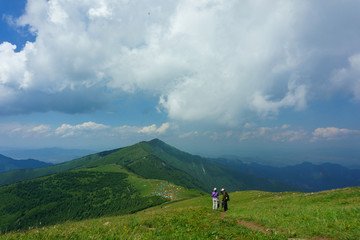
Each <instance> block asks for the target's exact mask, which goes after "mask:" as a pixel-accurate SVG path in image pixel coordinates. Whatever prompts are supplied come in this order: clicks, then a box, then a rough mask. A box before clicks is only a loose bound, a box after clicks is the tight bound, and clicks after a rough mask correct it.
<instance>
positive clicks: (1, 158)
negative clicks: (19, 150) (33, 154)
mask: <svg viewBox="0 0 360 240" xmlns="http://www.w3.org/2000/svg"><path fill="white" fill-rule="evenodd" d="M52 165H53V164H52V163H46V162H43V161H39V160H35V159H30V158H29V159H24V160H15V159H13V158H11V157H7V156H5V155H2V154H0V172H7V171H11V170H16V169H26V168H41V167H47V166H52Z"/></svg>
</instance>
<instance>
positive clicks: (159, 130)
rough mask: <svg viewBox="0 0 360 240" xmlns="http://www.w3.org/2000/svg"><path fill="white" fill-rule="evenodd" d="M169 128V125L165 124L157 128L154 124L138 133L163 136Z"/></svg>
mask: <svg viewBox="0 0 360 240" xmlns="http://www.w3.org/2000/svg"><path fill="white" fill-rule="evenodd" d="M169 127H170V124H169V123H163V124H162V125H161V126H160V127H157V126H156V124H152V125H150V126H147V127H143V128H141V129H140V130H138V132H139V133H145V134H163V133H165V132H166V130H168V128H169Z"/></svg>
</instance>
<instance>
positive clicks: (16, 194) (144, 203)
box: [0, 165, 201, 232]
mask: <svg viewBox="0 0 360 240" xmlns="http://www.w3.org/2000/svg"><path fill="white" fill-rule="evenodd" d="M158 185H161V186H162V187H161V191H160V190H158V188H159V187H158ZM165 189H166V190H165ZM170 190H171V191H170ZM175 190H176V191H175ZM199 194H201V193H200V192H198V191H192V190H188V189H186V188H183V187H181V186H177V185H174V184H172V183H169V182H166V181H163V182H162V181H159V180H147V179H144V178H142V177H140V176H138V175H136V174H133V173H131V172H128V171H127V170H126V169H123V168H122V167H120V166H117V165H103V166H101V167H98V168H90V169H87V170H74V171H68V172H64V173H57V174H53V175H50V176H46V177H41V178H36V179H33V180H27V181H23V182H19V183H15V184H11V185H8V186H4V187H1V188H0V196H1V197H0V232H5V231H10V230H16V229H26V228H28V227H34V226H39V225H41V226H46V225H51V224H58V223H61V222H64V221H68V220H81V219H88V218H96V217H101V216H114V215H121V214H126V213H133V212H137V211H139V210H142V209H145V208H148V207H151V206H154V205H158V204H161V203H164V202H166V201H168V200H171V199H173V200H177V199H183V198H186V197H190V196H199Z"/></svg>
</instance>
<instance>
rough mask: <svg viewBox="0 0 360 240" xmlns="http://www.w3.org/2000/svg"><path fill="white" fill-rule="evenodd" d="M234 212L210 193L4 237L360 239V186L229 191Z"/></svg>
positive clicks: (230, 204)
mask: <svg viewBox="0 0 360 240" xmlns="http://www.w3.org/2000/svg"><path fill="white" fill-rule="evenodd" d="M230 196H231V200H230V202H229V211H228V212H226V213H223V212H220V211H213V210H211V199H210V197H209V196H203V197H196V198H192V199H189V200H185V201H178V202H167V203H165V204H162V205H161V206H156V207H153V208H149V209H146V210H144V211H141V212H138V213H136V214H130V215H125V216H114V217H101V218H96V219H89V220H85V221H79V222H73V221H69V222H66V223H63V224H57V225H56V226H49V227H41V228H35V229H31V230H27V231H24V232H15V233H9V234H6V235H0V238H1V239H8V240H11V239H274V240H275V239H276V240H282V239H284V240H286V239H313V240H315V239H319V240H320V239H321V240H327V239H344V240H345V239H347V240H357V239H360V222H359V221H358V220H359V219H360V211H359V204H360V188H359V187H357V188H347V189H339V190H333V191H326V192H319V193H315V194H309V193H295V192H294V193H291V192H287V193H269V192H261V191H244V192H236V193H230Z"/></svg>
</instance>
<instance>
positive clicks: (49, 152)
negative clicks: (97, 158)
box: [0, 147, 96, 164]
mask: <svg viewBox="0 0 360 240" xmlns="http://www.w3.org/2000/svg"><path fill="white" fill-rule="evenodd" d="M95 152H96V151H92V150H86V149H64V148H56V147H53V148H40V149H0V153H1V154H3V155H6V156H9V157H11V158H14V159H28V158H31V159H36V160H39V161H43V162H50V163H53V164H57V163H62V162H67V161H70V160H73V159H76V158H80V157H83V156H85V155H89V154H92V153H95Z"/></svg>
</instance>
